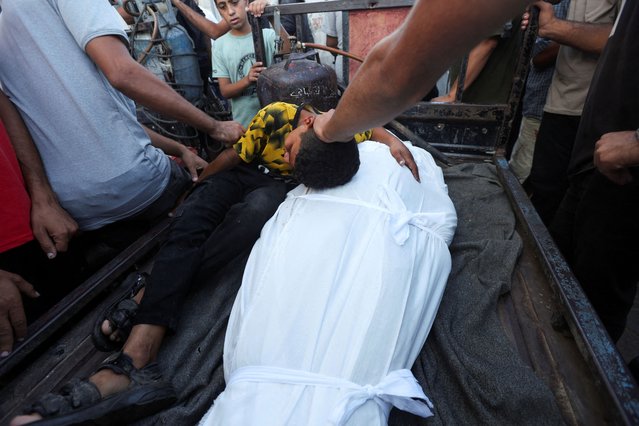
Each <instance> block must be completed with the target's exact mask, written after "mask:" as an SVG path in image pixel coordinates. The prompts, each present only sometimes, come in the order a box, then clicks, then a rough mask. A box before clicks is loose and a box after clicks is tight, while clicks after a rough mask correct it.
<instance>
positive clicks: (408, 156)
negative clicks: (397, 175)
mask: <svg viewBox="0 0 639 426" xmlns="http://www.w3.org/2000/svg"><path fill="white" fill-rule="evenodd" d="M371 139H372V140H374V141H377V142H379V143H383V144H384V145H386V146H388V148H389V149H390V152H391V155H392V156H393V158H395V160H397V162H398V163H399V165H400V166H406V167H408V168H409V169H410V172H411V173H412V174H413V177H414V178H415V180H416V181H417V182H419V181H420V180H419V170H418V168H417V164H416V163H415V159H414V158H413V154H412V153H411V152H410V149H408V148H407V147H406V145H404V142H402V141H401V140H399V139H398V138H397V137H396V136H395V135H393V134H392V133H391V132H389V131H388V130H386V129H384V128H383V127H375V128H374V129H373V134H372V135H371Z"/></svg>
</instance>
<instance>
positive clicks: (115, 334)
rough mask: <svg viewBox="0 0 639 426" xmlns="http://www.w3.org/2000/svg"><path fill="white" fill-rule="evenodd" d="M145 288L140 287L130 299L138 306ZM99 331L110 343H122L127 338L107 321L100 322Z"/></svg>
mask: <svg viewBox="0 0 639 426" xmlns="http://www.w3.org/2000/svg"><path fill="white" fill-rule="evenodd" d="M145 288H146V287H142V288H141V289H140V290H139V291H138V292H137V293H136V294H135V296H133V298H132V300H133V301H134V302H135V303H136V304H138V305H139V304H140V302H141V301H142V296H144V289H145ZM100 330H101V331H102V334H104V336H105V337H107V338H108V339H109V340H110V341H112V342H122V341H123V340H125V339H126V338H127V337H128V336H126V335H124V336H123V335H122V332H121V331H120V330H118V328H117V327H114V326H113V324H111V321H109V320H108V319H105V320H104V321H102V325H101V326H100Z"/></svg>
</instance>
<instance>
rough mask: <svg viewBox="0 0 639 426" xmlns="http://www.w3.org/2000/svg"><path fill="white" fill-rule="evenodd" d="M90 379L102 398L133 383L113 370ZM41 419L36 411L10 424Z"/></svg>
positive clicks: (26, 422) (15, 419) (18, 424)
mask: <svg viewBox="0 0 639 426" xmlns="http://www.w3.org/2000/svg"><path fill="white" fill-rule="evenodd" d="M89 381H90V382H91V383H93V384H94V385H96V387H97V388H98V390H99V391H100V395H102V398H104V397H107V396H109V395H113V394H115V393H118V392H122V391H123V390H125V389H126V388H127V387H128V386H129V383H131V381H130V380H129V378H128V377H126V376H124V375H122V374H115V373H114V372H113V371H111V370H100V371H98V372H97V373H95V374H94V375H93V376H91V377H89ZM41 419H42V416H41V415H39V414H36V413H34V414H27V415H24V416H18V417H14V418H13V420H11V423H10V426H20V425H25V424H29V423H33V422H36V421H38V420H41Z"/></svg>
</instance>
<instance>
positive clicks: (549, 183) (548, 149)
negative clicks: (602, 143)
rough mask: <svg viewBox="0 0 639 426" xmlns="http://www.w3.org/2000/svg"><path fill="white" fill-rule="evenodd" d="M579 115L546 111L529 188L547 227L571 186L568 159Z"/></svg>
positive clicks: (534, 204)
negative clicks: (569, 183) (569, 185)
mask: <svg viewBox="0 0 639 426" xmlns="http://www.w3.org/2000/svg"><path fill="white" fill-rule="evenodd" d="M579 119H580V117H579V116H566V115H559V114H551V113H547V112H544V115H543V118H542V120H541V125H540V127H539V133H538V135H537V142H536V143H535V153H534V155H533V163H532V168H531V170H530V175H529V176H528V179H527V180H526V182H525V185H524V186H525V188H526V189H527V190H528V192H529V193H530V200H531V202H532V204H533V206H535V209H537V213H539V216H540V217H541V220H542V221H543V222H544V223H545V224H546V226H548V225H550V223H552V218H553V216H554V215H555V212H556V211H557V208H558V207H559V204H560V203H561V200H562V198H563V196H564V193H565V192H566V189H567V188H568V162H569V161H570V154H571V152H572V146H573V144H574V141H575V136H576V134H577V128H578V127H579Z"/></svg>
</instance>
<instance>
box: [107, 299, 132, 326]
mask: <svg viewBox="0 0 639 426" xmlns="http://www.w3.org/2000/svg"><path fill="white" fill-rule="evenodd" d="M137 311H138V304H137V303H135V301H134V300H133V299H124V300H121V301H120V302H119V303H118V304H117V305H116V306H115V309H113V310H112V311H111V312H110V313H109V314H108V315H107V317H106V319H107V320H108V321H109V322H110V323H111V327H112V328H113V329H116V330H121V331H123V332H125V333H127V334H128V333H129V332H130V331H131V328H132V327H133V322H132V319H133V317H134V316H135V314H136V312H137Z"/></svg>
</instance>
